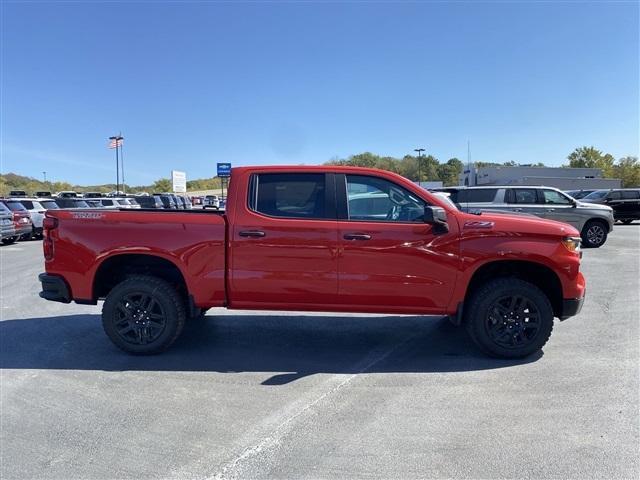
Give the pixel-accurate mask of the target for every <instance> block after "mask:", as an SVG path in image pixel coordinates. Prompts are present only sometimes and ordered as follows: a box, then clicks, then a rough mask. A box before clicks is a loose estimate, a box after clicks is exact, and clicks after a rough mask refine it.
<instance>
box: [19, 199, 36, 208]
mask: <svg viewBox="0 0 640 480" xmlns="http://www.w3.org/2000/svg"><path fill="white" fill-rule="evenodd" d="M20 203H21V204H22V205H23V206H24V208H26V209H27V210H33V202H32V201H30V200H22V201H21V202H20Z"/></svg>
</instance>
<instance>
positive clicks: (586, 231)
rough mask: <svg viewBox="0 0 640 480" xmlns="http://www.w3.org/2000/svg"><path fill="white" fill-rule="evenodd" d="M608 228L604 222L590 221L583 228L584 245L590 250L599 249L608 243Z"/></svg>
mask: <svg viewBox="0 0 640 480" xmlns="http://www.w3.org/2000/svg"><path fill="white" fill-rule="evenodd" d="M607 230H608V227H607V225H605V223H604V222H600V221H598V220H589V221H588V222H587V223H586V224H585V226H584V227H583V228H582V233H581V235H580V236H581V237H582V244H583V245H584V246H585V247H589V248H599V247H601V246H602V245H604V242H606V241H607V234H608V232H607Z"/></svg>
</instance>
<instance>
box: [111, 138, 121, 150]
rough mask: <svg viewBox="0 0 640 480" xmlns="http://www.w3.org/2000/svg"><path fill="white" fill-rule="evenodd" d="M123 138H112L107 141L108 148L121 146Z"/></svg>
mask: <svg viewBox="0 0 640 480" xmlns="http://www.w3.org/2000/svg"><path fill="white" fill-rule="evenodd" d="M123 140H124V139H123V138H112V139H111V140H110V141H109V148H118V147H121V146H122V142H123Z"/></svg>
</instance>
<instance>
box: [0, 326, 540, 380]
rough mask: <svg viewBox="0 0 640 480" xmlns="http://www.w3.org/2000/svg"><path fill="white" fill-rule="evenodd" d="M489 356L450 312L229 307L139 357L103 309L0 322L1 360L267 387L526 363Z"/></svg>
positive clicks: (9, 365)
mask: <svg viewBox="0 0 640 480" xmlns="http://www.w3.org/2000/svg"><path fill="white" fill-rule="evenodd" d="M541 356H542V354H538V355H533V356H531V357H529V358H526V359H524V360H500V359H494V358H489V357H486V356H484V355H483V354H482V353H480V352H479V351H478V350H477V349H476V347H475V346H474V345H473V344H472V342H471V341H470V340H469V339H468V337H467V336H466V334H465V332H464V331H463V329H461V328H456V327H454V326H453V325H451V324H450V323H449V321H448V320H446V319H444V318H442V317H418V316H361V317H360V316H351V317H341V316H321V315H320V316H319V315H308V316H307V315H278V314H269V315H262V314H256V315H221V316H211V315H209V316H207V317H206V318H205V319H204V320H201V321H197V320H194V321H191V322H189V323H188V324H187V325H186V327H185V331H184V332H183V334H182V336H181V337H180V338H179V339H178V341H177V342H176V343H175V344H174V345H173V347H171V348H170V349H169V350H168V351H167V352H165V353H163V354H160V355H155V356H147V357H136V356H130V355H127V354H126V353H123V352H121V351H120V350H118V349H117V348H116V347H115V346H113V345H112V344H111V342H110V341H109V339H108V338H107V337H106V335H105V334H104V332H103V331H102V325H101V322H100V316H99V315H68V316H59V317H46V318H29V319H16V320H5V321H2V322H0V368H3V369H56V370H103V371H176V372H177V371H186V372H207V371H211V372H221V373H237V372H264V373H273V376H271V377H270V378H268V379H267V380H265V381H264V382H262V384H263V385H283V384H287V383H290V382H292V381H295V380H297V379H299V378H302V377H305V376H308V375H313V374H316V373H340V374H359V373H392V372H398V373H434V372H465V371H474V370H487V369H496V368H505V367H512V366H516V365H523V364H526V363H530V362H533V361H536V360H538V359H539V358H540V357H541Z"/></svg>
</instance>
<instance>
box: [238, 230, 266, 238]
mask: <svg viewBox="0 0 640 480" xmlns="http://www.w3.org/2000/svg"><path fill="white" fill-rule="evenodd" d="M238 235H240V236H241V237H252V238H260V237H264V236H266V233H264V232H263V231H262V230H243V231H241V232H239V233H238Z"/></svg>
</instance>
